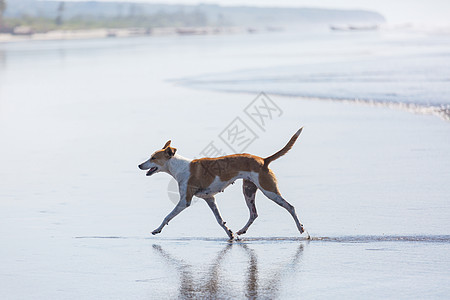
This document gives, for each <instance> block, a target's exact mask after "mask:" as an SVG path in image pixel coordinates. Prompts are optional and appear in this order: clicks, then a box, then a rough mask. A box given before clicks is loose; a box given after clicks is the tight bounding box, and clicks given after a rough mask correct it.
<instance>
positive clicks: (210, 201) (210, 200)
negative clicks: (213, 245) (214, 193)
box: [205, 197, 234, 241]
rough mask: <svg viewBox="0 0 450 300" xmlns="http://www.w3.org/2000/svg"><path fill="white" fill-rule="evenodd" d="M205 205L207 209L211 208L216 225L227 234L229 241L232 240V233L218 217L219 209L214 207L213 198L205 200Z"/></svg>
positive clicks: (219, 216) (214, 201)
mask: <svg viewBox="0 0 450 300" xmlns="http://www.w3.org/2000/svg"><path fill="white" fill-rule="evenodd" d="M205 201H206V203H208V206H209V208H211V210H212V212H213V214H214V216H215V217H216V220H217V223H219V225H220V227H222V228H223V229H224V230H225V232H226V233H227V235H228V237H229V238H230V241H231V240H233V239H234V235H233V232H232V231H231V230H230V229H229V228H228V227H227V226H226V225H225V224H226V222H224V221H223V219H222V216H221V215H220V212H219V209H218V208H217V205H216V200H215V199H214V197H210V198H205Z"/></svg>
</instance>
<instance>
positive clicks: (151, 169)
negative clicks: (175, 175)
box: [139, 141, 177, 176]
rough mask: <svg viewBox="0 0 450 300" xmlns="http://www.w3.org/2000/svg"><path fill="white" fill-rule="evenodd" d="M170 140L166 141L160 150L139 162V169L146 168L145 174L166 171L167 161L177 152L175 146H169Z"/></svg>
mask: <svg viewBox="0 0 450 300" xmlns="http://www.w3.org/2000/svg"><path fill="white" fill-rule="evenodd" d="M170 142H171V141H168V142H167V143H166V144H165V145H164V147H163V148H162V149H161V150H158V151H156V152H155V153H153V154H152V156H151V157H150V158H149V159H148V160H146V161H144V162H143V163H142V164H140V165H139V169H141V170H148V171H147V176H150V175H153V174H155V173H158V172H167V171H168V170H169V169H168V166H167V162H168V161H169V160H170V159H171V158H172V157H173V156H174V155H175V152H177V149H176V148H173V147H170Z"/></svg>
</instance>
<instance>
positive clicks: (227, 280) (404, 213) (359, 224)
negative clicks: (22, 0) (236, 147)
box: [0, 32, 450, 299]
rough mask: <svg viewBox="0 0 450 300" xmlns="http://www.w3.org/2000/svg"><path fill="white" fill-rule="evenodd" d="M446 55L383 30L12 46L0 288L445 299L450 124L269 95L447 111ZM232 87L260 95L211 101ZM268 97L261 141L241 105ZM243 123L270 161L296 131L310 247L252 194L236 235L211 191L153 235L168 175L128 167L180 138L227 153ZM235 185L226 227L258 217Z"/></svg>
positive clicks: (297, 186) (282, 173) (286, 178)
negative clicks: (211, 200)
mask: <svg viewBox="0 0 450 300" xmlns="http://www.w3.org/2000/svg"><path fill="white" fill-rule="evenodd" d="M446 45H447V42H446V39H443V38H442V39H441V37H439V36H418V35H416V34H413V35H409V34H404V33H402V34H400V35H398V34H397V33H389V32H387V33H386V32H367V33H342V34H341V33H337V34H334V33H322V34H318V33H317V34H315V33H314V34H312V33H311V34H305V33H301V34H300V33H282V34H256V35H228V36H191V37H189V36H185V37H174V36H172V37H170V36H168V37H145V38H127V39H103V40H85V41H83V40H80V41H45V42H24V43H11V44H1V45H0V141H1V147H0V166H1V168H0V237H1V241H2V246H1V247H0V266H1V268H0V282H1V283H2V284H1V285H0V295H1V297H2V298H5V299H24V298H30V297H31V298H36V299H37V298H42V299H51V298H53V299H58V298H59V299H79V298H83V299H99V298H120V299H127V298H128V299H129V298H132V299H148V298H158V299H174V298H189V297H191V298H219V299H230V298H252V299H254V298H266V299H269V298H270V299H273V298H282V299H285V298H290V299H298V298H302V297H303V298H345V299H348V298H356V299H361V298H364V299H366V298H374V299H375V298H376V299H379V298H383V299H385V298H391V299H402V298H403V299H410V298H421V299H423V298H447V297H448V294H449V293H450V288H449V286H448V284H447V283H448V281H449V279H450V273H449V270H450V268H449V266H450V261H449V259H450V257H449V255H448V253H449V250H450V249H449V245H450V243H449V240H450V238H449V231H448V228H450V223H449V212H450V204H449V198H448V195H449V194H450V185H449V184H448V182H450V173H449V170H450V142H449V136H450V128H449V124H448V123H447V122H445V121H443V120H441V119H439V118H436V117H434V116H421V115H413V114H410V113H406V112H399V111H393V110H390V109H387V108H376V107H370V106H357V105H349V104H348V103H347V104H342V103H341V102H340V101H331V102H329V101H323V102H322V101H309V100H307V99H305V98H289V97H281V96H279V95H278V94H282V93H283V92H284V91H285V92H286V94H292V95H302V96H305V95H312V96H315V97H322V96H323V97H325V98H332V99H338V100H339V99H340V98H341V97H342V99H350V98H352V97H355V98H358V99H372V98H374V97H375V96H377V97H379V98H376V99H375V98H374V99H375V100H377V101H394V102H400V101H413V102H414V103H420V105H430V106H432V105H446V104H448V101H447V102H446V99H448V98H447V97H448V93H446V92H445V88H446V86H445V85H443V84H442V82H444V81H445V80H446V79H445V78H446V76H447V75H445V74H448V73H447V72H448V69H446V68H444V67H445V66H447V64H448V62H447V60H445V59H444V58H445V55H446V53H447V52H446V51H447V50H445V49H447V48H446V47H447V46H446ZM433 53H434V54H433ZM420 57H424V59H423V60H421V59H419V58H420ZM384 58H385V60H384ZM382 62H384V63H383V64H382ZM396 64H397V65H396ZM410 64H411V65H410ZM439 66H441V67H442V68H439ZM366 68H367V70H366ZM377 68H379V69H377ZM435 68H436V70H437V71H436V72H434V71H433V70H434V69H435ZM410 70H419V71H424V70H428V71H427V72H422V73H420V74H416V73H414V72H409V71H410ZM407 71H408V72H407ZM199 78H201V82H199ZM237 79H239V80H237ZM269 79H270V80H269ZM180 82H183V83H186V84H183V85H181V86H180V85H177V84H176V83H180ZM364 82H366V83H367V88H366V85H365V84H364ZM383 82H386V85H384V84H381V83H383ZM421 82H423V83H424V84H423V85H421V84H419V83H421ZM353 83H355V85H354V87H355V88H352V86H353ZM394 83H396V84H398V85H399V87H400V88H398V89H397V88H394V85H393V84H394ZM209 85H210V87H211V89H212V90H215V91H207V90H205V89H204V87H208V86H209ZM188 86H189V87H188ZM411 86H412V87H414V89H413V88H411V89H410V88H409V87H411ZM191 87H201V88H202V89H198V90H197V89H192V88H191ZM234 87H236V89H234V91H240V90H242V91H247V92H251V94H240V93H236V94H228V93H222V92H217V90H226V91H232V90H233V88H234ZM415 90H416V91H421V92H420V93H414V91H415ZM262 91H265V92H266V93H267V95H268V96H269V97H270V98H271V99H272V101H274V102H275V103H276V104H277V105H278V107H279V108H280V109H281V110H282V115H281V116H280V117H277V118H274V119H273V120H272V121H270V123H269V124H268V126H267V127H265V128H264V130H261V129H260V128H258V127H257V126H256V125H255V124H253V123H252V122H253V121H252V120H251V119H249V118H248V116H246V114H245V113H244V109H245V108H246V107H247V106H248V105H249V104H250V103H252V101H253V100H254V99H255V97H256V96H257V94H258V93H259V92H262ZM424 91H429V94H430V95H436V97H425V96H424V95H425V94H427V93H425V92H424ZM303 92H304V93H303ZM308 93H310V94H308ZM394 93H395V95H394ZM383 94H385V96H383ZM374 95H375V96H374ZM408 95H409V96H408ZM422 100H423V101H426V102H423V101H422ZM237 117H239V118H241V119H242V120H243V121H245V122H246V124H247V125H248V126H249V127H251V128H252V130H254V131H255V133H257V135H258V139H256V140H255V141H254V143H253V144H251V145H249V146H248V147H247V149H246V150H245V151H246V152H249V153H252V154H255V155H261V156H268V155H270V154H273V153H275V152H276V151H278V150H279V149H280V148H281V147H282V146H283V145H284V144H285V143H286V142H287V140H288V139H289V138H290V136H291V135H292V134H293V133H294V132H295V131H297V129H298V128H299V127H300V126H304V125H305V129H304V131H303V132H302V135H301V136H300V138H299V140H298V141H297V143H296V145H295V146H294V148H293V149H292V150H291V151H290V152H289V153H288V154H287V155H286V156H285V157H283V158H282V159H279V160H277V161H275V162H273V163H272V164H271V168H272V169H273V170H274V172H275V174H276V175H277V178H278V182H279V185H280V190H281V192H282V194H283V196H284V197H285V198H286V199H287V200H288V201H289V202H290V203H292V204H293V205H294V206H295V207H296V210H297V213H298V214H299V217H300V220H301V221H302V222H303V223H304V224H305V227H306V229H307V230H308V231H309V233H310V234H311V236H312V240H310V241H307V240H304V237H302V236H300V235H299V233H298V231H297V230H296V228H295V224H294V222H293V220H292V219H291V218H290V216H289V214H288V213H287V212H286V211H285V210H283V209H282V208H280V207H279V206H278V205H276V204H274V203H272V202H271V201H270V200H268V199H266V198H265V197H264V196H263V195H262V194H261V193H258V194H257V196H256V206H257V209H258V213H259V217H258V219H256V221H255V222H254V224H253V225H252V227H250V229H249V230H248V232H247V234H246V235H245V236H243V237H242V239H241V240H240V241H236V242H233V243H228V242H227V237H226V236H225V233H224V232H223V230H222V228H221V227H220V226H218V225H217V223H216V220H215V218H214V216H213V215H212V213H211V212H210V210H209V208H208V206H207V205H206V204H205V203H204V202H202V201H201V200H197V201H195V202H194V204H193V205H192V206H191V207H190V208H188V209H186V210H185V211H183V212H182V213H181V214H180V215H179V216H177V217H176V218H175V219H174V220H172V221H171V222H170V224H169V225H168V226H167V227H166V228H164V230H163V232H162V233H161V234H160V235H158V236H152V235H151V234H150V232H151V231H152V230H153V229H155V228H156V227H157V226H159V224H160V222H161V221H162V219H163V218H164V217H165V215H166V214H167V213H169V212H170V211H171V210H172V209H173V207H174V203H173V202H172V201H171V198H170V195H168V192H169V191H168V186H169V183H170V178H169V176H167V175H163V174H155V175H153V176H151V177H146V176H145V172H142V171H140V170H139V169H138V168H137V165H138V164H139V163H141V162H142V161H144V160H146V159H148V157H149V155H151V153H152V152H153V151H155V150H157V149H159V148H160V147H162V146H163V145H164V143H165V142H166V141H167V140H169V139H172V144H173V145H174V147H176V148H177V149H178V150H177V151H178V152H177V153H179V154H180V155H183V156H186V157H191V158H192V157H198V156H200V153H201V151H202V149H203V148H204V147H205V146H206V145H208V143H210V142H211V141H213V142H215V143H217V145H219V146H220V147H221V148H222V149H223V150H226V151H227V152H228V153H230V152H231V150H230V149H227V148H226V147H227V146H226V145H225V144H223V143H222V144H220V142H221V140H220V138H219V134H220V133H221V132H223V131H224V130H225V129H226V128H227V126H228V125H229V124H230V122H232V121H233V120H234V119H235V118H237ZM240 184H241V183H240V182H237V183H236V184H235V185H232V186H230V187H229V188H228V189H227V190H226V192H225V193H221V194H219V195H217V202H218V206H219V209H220V210H221V213H222V216H223V218H224V220H226V221H227V226H229V227H230V228H232V229H233V230H234V231H237V230H238V229H240V228H241V227H242V226H243V225H244V224H245V223H246V221H247V218H248V216H249V214H248V209H247V207H246V205H245V201H244V199H243V196H242V190H241V186H240Z"/></svg>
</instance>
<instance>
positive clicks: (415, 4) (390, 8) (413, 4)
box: [100, 0, 450, 28]
mask: <svg viewBox="0 0 450 300" xmlns="http://www.w3.org/2000/svg"><path fill="white" fill-rule="evenodd" d="M100 1H104V2H111V1H120V2H135V1H136V0H100ZM139 2H147V3H161V2H162V1H160V0H140V1H139ZM164 3H165V4H191V5H195V4H201V3H205V4H220V5H223V6H243V5H245V6H277V7H318V8H333V9H364V10H373V11H377V12H379V13H381V14H382V15H383V16H385V17H386V19H387V22H388V24H389V25H399V24H413V25H414V26H416V27H417V28H430V27H436V26H438V27H441V26H450V21H449V20H450V16H449V12H450V1H446V0H429V1H422V0H410V1H408V0H398V1H390V0H379V1H371V0H358V1H356V0H340V1H333V0H321V1H314V0H299V1H297V0H281V1H276V0H259V1H256V0H231V1H230V0H201V1H199V0H167V1H164Z"/></svg>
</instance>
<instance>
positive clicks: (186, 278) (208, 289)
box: [153, 243, 304, 299]
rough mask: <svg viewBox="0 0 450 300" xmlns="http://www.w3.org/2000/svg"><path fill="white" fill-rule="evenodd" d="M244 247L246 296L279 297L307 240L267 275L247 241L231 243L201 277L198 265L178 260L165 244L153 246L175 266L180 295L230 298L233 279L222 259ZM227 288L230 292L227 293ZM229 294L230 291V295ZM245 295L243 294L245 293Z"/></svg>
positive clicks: (294, 268)
mask: <svg viewBox="0 0 450 300" xmlns="http://www.w3.org/2000/svg"><path fill="white" fill-rule="evenodd" d="M237 248H239V249H243V250H244V253H245V254H246V255H247V258H248V263H247V266H246V267H245V268H242V269H243V271H242V272H245V273H246V274H245V275H244V274H243V276H242V277H243V278H245V282H243V287H244V295H245V297H246V298H250V299H256V298H259V297H263V298H267V299H274V298H276V297H277V294H278V291H279V287H280V284H281V280H282V279H283V275H286V274H287V273H289V272H292V271H295V270H296V269H297V268H298V265H299V262H300V260H301V256H302V253H303V249H304V243H300V244H299V245H298V247H297V249H296V251H295V252H294V253H293V254H292V256H291V257H290V259H289V260H288V262H287V263H284V264H282V265H277V266H275V267H273V269H272V270H270V271H269V272H267V273H266V274H262V273H261V270H260V268H259V263H258V255H257V253H256V251H255V250H254V249H252V246H251V245H249V244H245V243H228V244H227V245H226V246H225V247H224V248H223V249H222V250H221V251H219V252H218V253H217V255H216V256H215V259H214V260H213V261H212V262H211V263H210V264H208V265H209V266H210V267H209V269H208V271H207V272H205V273H206V274H205V276H204V277H202V278H201V279H199V278H198V276H197V277H194V275H193V272H192V269H194V268H195V266H193V265H191V264H188V263H186V262H185V261H184V260H183V259H177V258H175V257H174V256H172V255H171V254H170V253H169V252H168V251H166V250H165V249H163V247H162V246H160V245H157V244H154V245H153V249H154V250H155V251H156V252H157V253H159V254H160V255H161V256H162V257H163V258H164V260H165V261H166V262H167V264H169V265H170V266H173V267H175V269H176V271H177V273H178V277H179V282H180V283H179V290H178V292H179V295H178V298H203V299H204V298H206V299H217V298H230V297H232V296H235V294H233V293H236V291H235V290H230V283H229V282H230V280H231V279H232V278H228V277H227V276H225V275H224V274H223V272H222V269H223V261H224V259H225V258H226V257H227V254H228V253H231V251H232V250H233V249H237ZM227 291H228V292H227ZM227 293H229V294H227ZM244 295H242V296H244Z"/></svg>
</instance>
